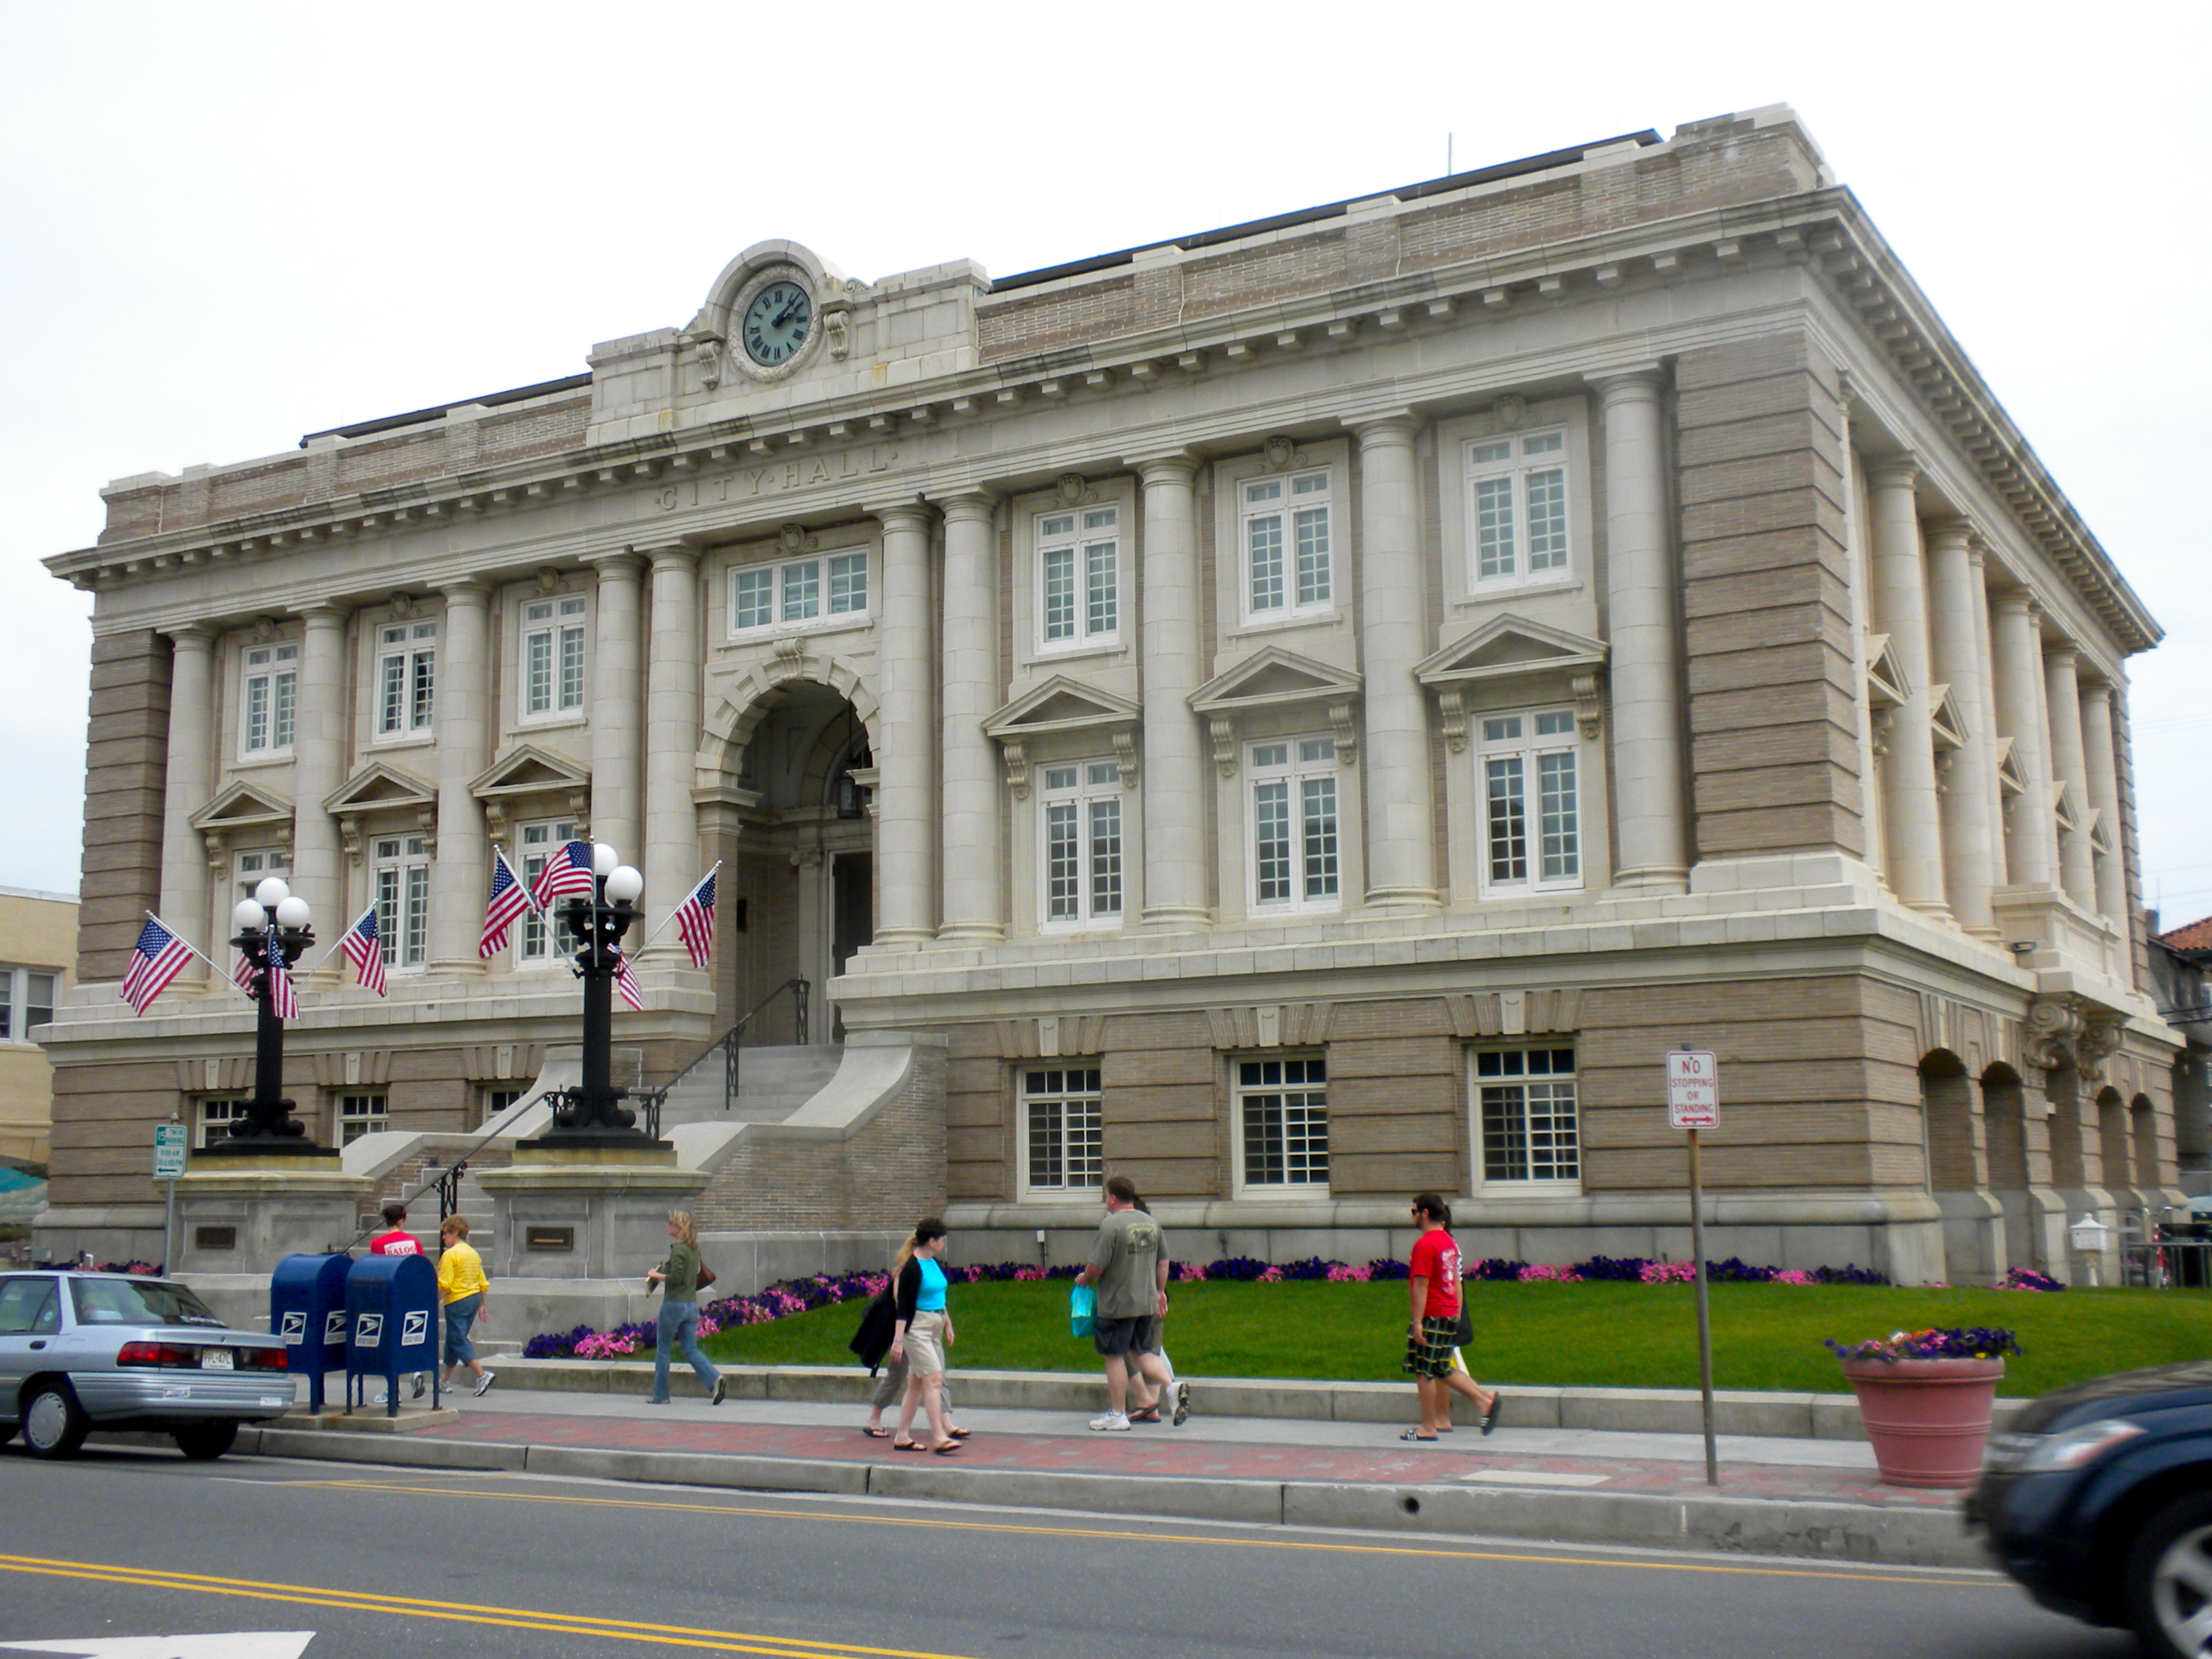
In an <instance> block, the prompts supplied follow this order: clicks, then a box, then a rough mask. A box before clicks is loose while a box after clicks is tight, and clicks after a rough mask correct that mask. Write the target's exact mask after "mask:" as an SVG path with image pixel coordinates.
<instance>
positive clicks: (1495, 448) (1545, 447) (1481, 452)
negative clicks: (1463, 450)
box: [1467, 430, 1571, 588]
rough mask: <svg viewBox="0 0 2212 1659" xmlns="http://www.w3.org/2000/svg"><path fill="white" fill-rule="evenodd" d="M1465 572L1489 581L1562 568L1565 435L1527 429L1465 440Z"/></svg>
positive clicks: (1547, 574)
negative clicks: (1466, 544) (1466, 442)
mask: <svg viewBox="0 0 2212 1659" xmlns="http://www.w3.org/2000/svg"><path fill="white" fill-rule="evenodd" d="M1467 540H1468V576H1469V578H1470V579H1471V585H1472V586H1475V587H1478V588H1480V587H1492V586H1501V585H1506V584H1519V583H1523V582H1531V581H1537V582H1544V581H1555V580H1559V579H1560V578H1563V577H1565V575H1566V574H1568V568H1569V566H1568V562H1569V557H1570V552H1571V550H1570V548H1569V545H1568V542H1569V538H1568V534H1567V435H1566V434H1565V432H1564V431H1558V430H1555V431H1551V432H1528V433H1519V434H1515V435H1511V436H1508V437H1502V438H1476V439H1474V440H1472V441H1470V442H1469V443H1468V446H1467Z"/></svg>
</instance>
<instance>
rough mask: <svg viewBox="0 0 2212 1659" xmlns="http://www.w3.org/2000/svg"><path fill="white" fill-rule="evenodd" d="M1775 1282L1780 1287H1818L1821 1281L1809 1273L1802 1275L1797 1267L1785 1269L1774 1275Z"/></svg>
mask: <svg viewBox="0 0 2212 1659" xmlns="http://www.w3.org/2000/svg"><path fill="white" fill-rule="evenodd" d="M1774 1282H1775V1283H1776V1284H1778V1285H1817V1284H1819V1283H1820V1280H1819V1279H1815V1278H1814V1277H1813V1275H1812V1274H1810V1273H1801V1272H1799V1271H1798V1270H1797V1269H1796V1268H1795V1267H1784V1269H1783V1270H1782V1271H1781V1272H1780V1273H1777V1274H1775V1275H1774Z"/></svg>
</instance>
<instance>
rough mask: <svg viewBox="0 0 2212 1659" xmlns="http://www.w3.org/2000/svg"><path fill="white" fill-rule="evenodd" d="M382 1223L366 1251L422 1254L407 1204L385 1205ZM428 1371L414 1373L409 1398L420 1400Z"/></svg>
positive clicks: (380, 1402) (390, 1253)
mask: <svg viewBox="0 0 2212 1659" xmlns="http://www.w3.org/2000/svg"><path fill="white" fill-rule="evenodd" d="M384 1225H385V1226H386V1227H387V1228H388V1229H390V1231H386V1232H381V1233H379V1234H378V1235H377V1236H376V1237H374V1238H372V1239H370V1240H369V1241H368V1253H369V1254H370V1255H422V1245H421V1243H418V1242H417V1241H416V1237H415V1235H414V1234H412V1233H410V1232H409V1231H407V1206H405V1205H404V1204H397V1203H394V1204H387V1205H386V1206H384ZM428 1376H429V1373H428V1371H417V1372H416V1373H415V1386H414V1389H413V1390H412V1392H411V1393H410V1395H409V1397H410V1399H415V1400H420V1399H421V1398H422V1395H423V1391H424V1390H425V1389H427V1388H428ZM377 1403H378V1404H379V1405H381V1404H383V1401H378V1402H377Z"/></svg>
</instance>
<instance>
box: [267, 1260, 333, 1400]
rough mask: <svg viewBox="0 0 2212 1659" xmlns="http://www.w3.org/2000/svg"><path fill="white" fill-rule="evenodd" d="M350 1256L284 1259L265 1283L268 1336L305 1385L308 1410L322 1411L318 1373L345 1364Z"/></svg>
mask: <svg viewBox="0 0 2212 1659" xmlns="http://www.w3.org/2000/svg"><path fill="white" fill-rule="evenodd" d="M352 1266H353V1258H352V1257H351V1256H349V1255H288V1256H286V1257H285V1258H284V1259H283V1261H280V1262H278V1263H277V1264H276V1272H275V1273H271V1274H270V1277H269V1330H270V1334H271V1335H275V1336H281V1337H283V1339H284V1363H285V1364H287V1365H288V1366H289V1368H290V1369H291V1372H292V1375H293V1376H301V1375H304V1376H306V1377H307V1406H308V1408H309V1409H310V1410H312V1411H320V1410H322V1408H323V1373H324V1372H325V1371H337V1370H344V1369H345V1363H346V1273H347V1272H348V1270H349V1268H351V1267H352Z"/></svg>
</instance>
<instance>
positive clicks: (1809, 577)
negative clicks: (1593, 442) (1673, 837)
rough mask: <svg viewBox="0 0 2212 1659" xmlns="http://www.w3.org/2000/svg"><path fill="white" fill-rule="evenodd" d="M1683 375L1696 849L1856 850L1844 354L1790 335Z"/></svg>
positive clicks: (1690, 361) (1713, 357) (1714, 358)
mask: <svg viewBox="0 0 2212 1659" xmlns="http://www.w3.org/2000/svg"><path fill="white" fill-rule="evenodd" d="M1674 377H1675V386H1676V392H1677V398H1676V411H1675V421H1676V429H1677V432H1678V435H1679V436H1678V465H1679V467H1680V509H1681V536H1682V579H1683V582H1682V587H1683V610H1684V613H1685V629H1686V642H1687V643H1686V657H1687V662H1688V676H1689V695H1690V733H1691V744H1692V767H1691V771H1692V811H1693V812H1694V813H1695V817H1696V840H1697V847H1698V851H1699V855H1700V856H1701V857H1707V858H1711V857H1726V856H1729V855H1730V854H1750V853H1782V852H1791V851H1812V850H1816V849H1821V848H1841V849H1843V850H1844V851H1845V852H1849V853H1852V854H1858V853H1861V852H1863V851H1864V846H1865V842H1864V826H1863V823H1862V822H1861V820H1860V817H1859V812H1858V806H1857V803H1858V801H1859V799H1860V790H1859V780H1858V750H1857V729H1858V727H1857V704H1856V702H1855V698H1854V694H1853V686H1852V678H1851V654H1852V653H1851V637H1850V587H1849V574H1848V567H1847V564H1846V562H1845V556H1844V482H1843V478H1844V473H1843V447H1842V446H1843V440H1842V419H1841V405H1840V404H1839V402H1838V386H1837V373H1836V369H1835V367H1834V365H1833V364H1832V363H1830V362H1827V361H1826V359H1825V358H1824V357H1822V356H1820V355H1819V354H1818V353H1817V351H1815V350H1814V349H1813V348H1812V347H1811V346H1810V345H1809V343H1808V342H1807V341H1806V340H1805V338H1804V337H1802V336H1801V335H1795V334H1791V335H1782V336H1775V337H1769V338H1766V339H1761V340H1751V341H1745V342H1741V343H1736V344H1733V345H1728V346H1721V347H1716V348H1714V349H1711V350H1708V351H1700V352H1693V353H1691V354H1689V355H1688V356H1685V357H1684V358H1683V359H1682V360H1681V361H1680V362H1679V363H1678V364H1677V365H1676V366H1675V371H1674Z"/></svg>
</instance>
